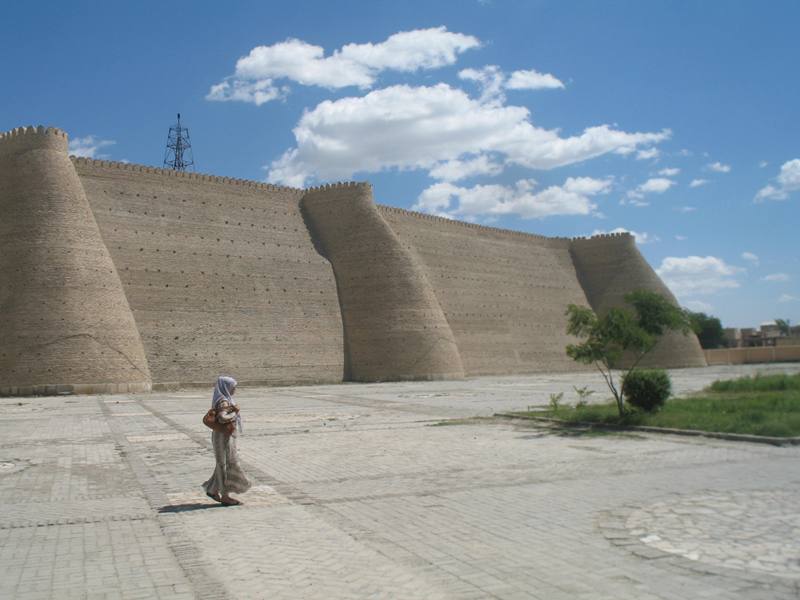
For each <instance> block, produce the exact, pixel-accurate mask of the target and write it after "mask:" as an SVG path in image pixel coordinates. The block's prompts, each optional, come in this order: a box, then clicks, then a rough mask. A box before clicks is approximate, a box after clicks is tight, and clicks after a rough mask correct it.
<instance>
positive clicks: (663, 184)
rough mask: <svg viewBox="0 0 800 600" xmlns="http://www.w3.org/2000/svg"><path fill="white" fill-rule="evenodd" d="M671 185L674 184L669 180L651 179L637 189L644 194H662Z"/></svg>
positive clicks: (661, 178)
mask: <svg viewBox="0 0 800 600" xmlns="http://www.w3.org/2000/svg"><path fill="white" fill-rule="evenodd" d="M673 185H675V182H674V181H672V180H671V179H664V178H663V177H655V178H653V179H648V180H647V181H645V182H644V183H643V184H642V185H640V186H639V187H638V188H637V189H638V190H639V191H640V192H642V193H644V194H663V193H664V192H666V191H667V190H668V189H669V188H671V187H672V186H673Z"/></svg>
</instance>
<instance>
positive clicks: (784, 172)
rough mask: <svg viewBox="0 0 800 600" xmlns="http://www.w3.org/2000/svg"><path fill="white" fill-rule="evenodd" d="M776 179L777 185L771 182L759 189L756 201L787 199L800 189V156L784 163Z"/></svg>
mask: <svg viewBox="0 0 800 600" xmlns="http://www.w3.org/2000/svg"><path fill="white" fill-rule="evenodd" d="M775 181H776V185H772V184H769V185H766V186H764V187H763V188H761V189H760V190H759V191H758V193H757V194H756V197H755V201H756V202H762V201H764V200H786V199H787V198H788V197H789V194H790V193H792V192H796V191H798V190H800V158H795V159H793V160H790V161H787V162H785V163H783V165H781V170H780V173H778V177H776V179H775Z"/></svg>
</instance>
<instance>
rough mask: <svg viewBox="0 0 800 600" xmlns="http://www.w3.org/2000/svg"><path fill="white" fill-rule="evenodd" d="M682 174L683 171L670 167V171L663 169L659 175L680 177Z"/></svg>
mask: <svg viewBox="0 0 800 600" xmlns="http://www.w3.org/2000/svg"><path fill="white" fill-rule="evenodd" d="M680 172H681V170H680V169H678V168H677V167H670V168H668V169H661V170H660V171H659V172H658V174H659V175H661V176H662V177H675V176H676V175H679V174H680Z"/></svg>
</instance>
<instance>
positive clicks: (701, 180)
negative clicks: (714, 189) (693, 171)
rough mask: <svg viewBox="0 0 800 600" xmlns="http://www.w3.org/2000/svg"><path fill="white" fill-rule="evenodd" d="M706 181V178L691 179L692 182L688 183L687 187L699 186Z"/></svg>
mask: <svg viewBox="0 0 800 600" xmlns="http://www.w3.org/2000/svg"><path fill="white" fill-rule="evenodd" d="M707 183H708V179H692V182H691V183H690V184H689V187H692V188H696V187H700V186H701V185H705V184H707Z"/></svg>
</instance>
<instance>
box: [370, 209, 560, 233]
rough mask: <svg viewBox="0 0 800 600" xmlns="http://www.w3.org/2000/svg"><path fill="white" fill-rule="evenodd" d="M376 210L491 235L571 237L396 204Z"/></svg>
mask: <svg viewBox="0 0 800 600" xmlns="http://www.w3.org/2000/svg"><path fill="white" fill-rule="evenodd" d="M377 207H378V210H380V211H381V212H384V213H387V214H392V213H394V214H398V215H408V216H413V217H414V218H416V219H420V220H423V221H431V222H434V223H438V224H440V225H442V226H443V227H448V226H451V227H464V228H466V229H474V230H475V231H476V232H480V233H489V234H493V235H500V236H508V237H515V238H520V239H532V240H557V241H565V242H568V241H570V240H571V239H572V238H568V237H559V236H546V235H539V234H537V233H528V232H527V231H515V230H513V229H502V228H500V227H491V226H490V225H482V224H480V223H470V222H469V221H459V220H457V219H449V218H447V217H442V216H440V215H432V214H429V213H423V212H417V211H414V210H408V209H406V208H399V207H397V206H388V205H386V204H378V205H377Z"/></svg>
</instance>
